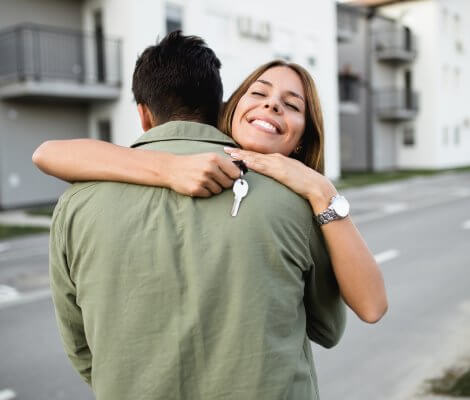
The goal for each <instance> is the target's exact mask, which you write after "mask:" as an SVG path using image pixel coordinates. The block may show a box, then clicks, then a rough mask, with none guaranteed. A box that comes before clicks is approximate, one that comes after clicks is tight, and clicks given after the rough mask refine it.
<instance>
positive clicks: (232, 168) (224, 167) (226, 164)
mask: <svg viewBox="0 0 470 400" xmlns="http://www.w3.org/2000/svg"><path fill="white" fill-rule="evenodd" d="M218 165H219V168H220V170H221V171H222V172H223V173H224V174H225V175H226V176H227V177H228V178H229V179H230V180H231V181H232V182H233V180H234V179H238V178H240V168H238V167H237V166H236V165H235V164H234V163H233V162H232V160H231V159H230V158H226V157H220V161H219V164H218Z"/></svg>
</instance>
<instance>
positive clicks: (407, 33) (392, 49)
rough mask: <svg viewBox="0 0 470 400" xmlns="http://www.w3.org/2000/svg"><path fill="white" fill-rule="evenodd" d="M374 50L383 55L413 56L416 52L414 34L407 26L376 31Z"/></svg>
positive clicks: (393, 56)
mask: <svg viewBox="0 0 470 400" xmlns="http://www.w3.org/2000/svg"><path fill="white" fill-rule="evenodd" d="M374 39H375V51H376V53H377V55H379V56H385V57H391V58H395V57H397V56H398V57H405V58H410V57H415V56H416V52H417V43H416V36H415V35H413V33H412V32H411V30H410V29H409V28H407V27H404V26H400V27H395V28H390V29H387V30H381V31H377V32H375V34H374Z"/></svg>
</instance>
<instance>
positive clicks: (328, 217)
mask: <svg viewBox="0 0 470 400" xmlns="http://www.w3.org/2000/svg"><path fill="white" fill-rule="evenodd" d="M348 215H349V202H348V201H347V200H346V197H344V196H340V195H337V196H334V197H332V198H331V201H330V205H329V206H328V208H327V209H326V210H325V211H323V212H321V213H320V214H318V215H316V216H315V220H316V221H317V224H318V225H325V224H327V223H328V222H331V221H336V220H337V219H343V218H346V217H347V216H348Z"/></svg>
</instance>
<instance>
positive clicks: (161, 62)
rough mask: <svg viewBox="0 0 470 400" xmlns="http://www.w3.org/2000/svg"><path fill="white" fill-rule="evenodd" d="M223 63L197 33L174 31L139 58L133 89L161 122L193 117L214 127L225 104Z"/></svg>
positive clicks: (136, 96)
mask: <svg viewBox="0 0 470 400" xmlns="http://www.w3.org/2000/svg"><path fill="white" fill-rule="evenodd" d="M220 67H221V63H220V60H219V59H218V58H217V56H216V55H215V53H214V52H213V51H212V50H211V49H210V48H209V47H207V45H206V43H205V42H204V40H202V39H201V38H200V37H197V36H184V35H182V34H181V31H175V32H172V33H170V34H168V35H167V36H165V37H164V38H163V39H162V40H161V41H160V42H159V43H157V44H156V45H155V46H149V47H147V48H146V49H145V51H144V52H143V53H142V55H141V56H140V57H139V58H138V59H137V63H136V66H135V70H134V76H133V79H132V91H133V93H134V98H135V101H136V102H137V104H142V105H146V106H147V107H148V108H149V109H150V111H151V112H152V114H153V115H154V117H155V118H156V119H157V121H158V123H159V124H161V123H164V122H168V121H172V120H173V121H174V120H192V121H198V122H202V123H206V124H210V125H213V126H216V125H217V118H218V115H219V111H220V107H221V105H222V95H223V87H222V81H221V78H220V73H219V70H220Z"/></svg>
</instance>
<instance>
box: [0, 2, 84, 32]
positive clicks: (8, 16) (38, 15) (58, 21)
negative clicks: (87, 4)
mask: <svg viewBox="0 0 470 400" xmlns="http://www.w3.org/2000/svg"><path fill="white" fill-rule="evenodd" d="M0 10H1V12H0V29H4V28H5V27H9V26H12V25H16V24H21V23H27V22H34V23H36V24H44V25H54V26H58V27H62V28H68V29H81V24H82V17H81V15H82V2H81V1H79V0H2V1H0Z"/></svg>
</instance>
